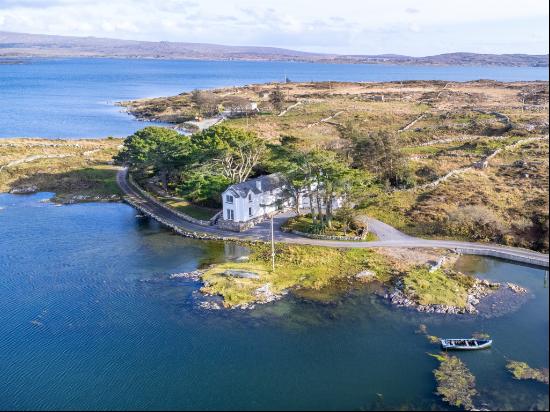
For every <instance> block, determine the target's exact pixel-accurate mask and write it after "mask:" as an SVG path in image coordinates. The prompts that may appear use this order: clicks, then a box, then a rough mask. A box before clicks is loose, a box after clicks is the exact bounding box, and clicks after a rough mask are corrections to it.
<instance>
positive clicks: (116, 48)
mask: <svg viewBox="0 0 550 412" xmlns="http://www.w3.org/2000/svg"><path fill="white" fill-rule="evenodd" d="M25 57H114V58H148V59H194V60H259V61H274V60H279V61H281V60H282V61H301V62H318V63H370V64H400V65H458V66H481V65H490V66H530V67H548V54H545V55H529V54H478V53H446V54H439V55H434V56H426V57H411V56H403V55H397V54H382V55H338V54H323V53H309V52H302V51H296V50H289V49H283V48H277V47H256V46H224V45H219V44H207V43H184V42H168V41H160V42H152V41H139V40H119V39H109V38H99V37H73V36H55V35H41V34H26V33H13V32H0V58H4V59H6V58H25Z"/></svg>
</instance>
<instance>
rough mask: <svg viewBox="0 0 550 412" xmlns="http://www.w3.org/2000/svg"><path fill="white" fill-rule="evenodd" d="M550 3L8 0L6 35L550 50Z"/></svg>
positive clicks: (409, 51)
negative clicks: (25, 34) (549, 17)
mask: <svg viewBox="0 0 550 412" xmlns="http://www.w3.org/2000/svg"><path fill="white" fill-rule="evenodd" d="M548 15H549V13H548V1H547V0H521V1H517V0H512V1H511V0H451V1H449V0H378V1H373V0H330V1H329V0H317V1H314V0H309V1H305V0H238V1H234V0H0V31H13V32H21V33H36V34H58V35H68V36H96V37H111V38H118V39H133V40H150V41H161V40H164V41H182V42H199V43H217V44H226V45H243V46H244V45H247V46H274V47H283V48H289V49H295V50H303V51H310V52H322V53H337V54H384V53H394V54H405V55H410V56H426V55H433V54H439V53H447V52H458V51H465V52H476V53H529V54H546V53H548V42H549V40H548Z"/></svg>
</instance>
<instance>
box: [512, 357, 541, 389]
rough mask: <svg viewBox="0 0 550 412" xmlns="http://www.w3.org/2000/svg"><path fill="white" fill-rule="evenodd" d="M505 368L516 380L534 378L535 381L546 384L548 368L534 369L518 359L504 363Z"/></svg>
mask: <svg viewBox="0 0 550 412" xmlns="http://www.w3.org/2000/svg"><path fill="white" fill-rule="evenodd" d="M506 369H508V371H510V373H511V374H512V375H514V379H517V380H528V379H531V380H535V381H537V382H542V383H545V384H547V385H548V369H546V368H542V369H535V368H532V367H530V366H529V365H528V364H527V363H525V362H519V361H512V360H511V361H508V363H507V364H506Z"/></svg>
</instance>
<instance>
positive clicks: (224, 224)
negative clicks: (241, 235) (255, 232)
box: [217, 212, 277, 232]
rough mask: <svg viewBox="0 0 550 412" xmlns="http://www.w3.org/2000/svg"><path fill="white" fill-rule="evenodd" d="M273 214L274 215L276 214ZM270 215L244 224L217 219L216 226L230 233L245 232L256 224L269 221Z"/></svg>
mask: <svg viewBox="0 0 550 412" xmlns="http://www.w3.org/2000/svg"><path fill="white" fill-rule="evenodd" d="M276 213H277V212H275V213H274V214H276ZM270 218H271V215H270V214H267V215H264V216H260V217H256V218H254V219H252V220H248V221H246V222H235V221H233V220H225V219H218V222H217V225H218V227H219V228H220V229H223V230H231V231H232V232H244V231H245V230H248V229H252V228H253V227H254V226H256V225H257V224H258V223H261V222H263V221H265V220H267V219H270Z"/></svg>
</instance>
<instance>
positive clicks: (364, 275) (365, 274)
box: [355, 270, 376, 282]
mask: <svg viewBox="0 0 550 412" xmlns="http://www.w3.org/2000/svg"><path fill="white" fill-rule="evenodd" d="M355 277H356V278H357V279H359V280H361V281H362V282H368V281H369V280H372V279H374V278H375V277H376V273H374V272H373V271H372V270H363V271H362V272H359V273H358V274H357V275H355Z"/></svg>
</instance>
